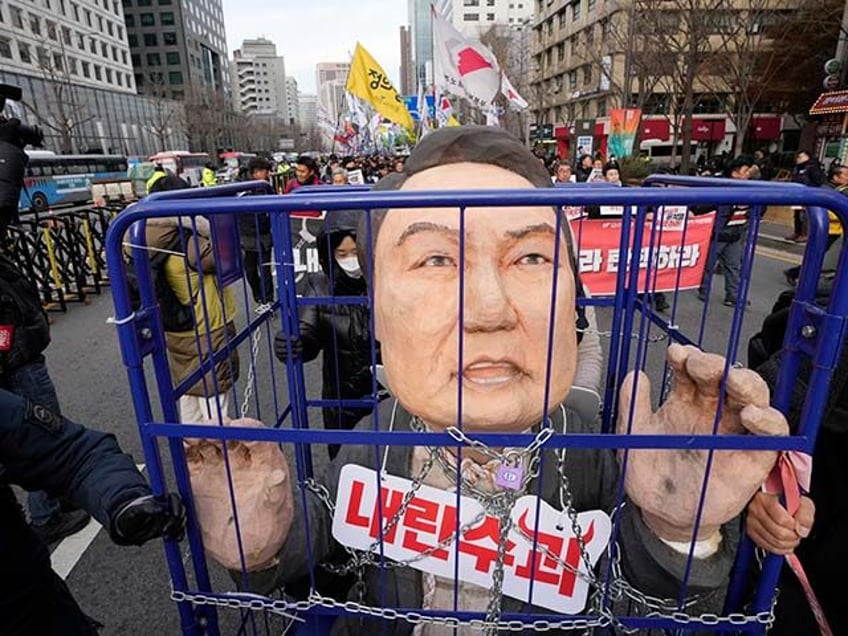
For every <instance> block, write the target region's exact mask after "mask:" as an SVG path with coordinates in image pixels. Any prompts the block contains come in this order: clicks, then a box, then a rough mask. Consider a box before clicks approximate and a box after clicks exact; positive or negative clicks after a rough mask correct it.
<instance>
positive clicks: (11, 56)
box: [0, 0, 136, 93]
mask: <svg viewBox="0 0 848 636" xmlns="http://www.w3.org/2000/svg"><path fill="white" fill-rule="evenodd" d="M0 71H4V72H10V73H20V74H22V75H27V76H31V77H37V78H41V79H45V80H55V81H58V82H63V83H67V84H73V85H76V86H88V87H91V88H98V89H106V90H111V91H115V92H118V93H135V89H136V86H135V78H134V76H133V67H132V63H131V59H130V50H129V47H128V45H127V36H126V32H125V27H124V13H123V10H122V6H121V4H120V2H118V0H103V1H97V2H95V0H30V1H25V0H8V1H4V2H3V3H2V4H0Z"/></svg>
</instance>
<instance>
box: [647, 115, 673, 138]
mask: <svg viewBox="0 0 848 636" xmlns="http://www.w3.org/2000/svg"><path fill="white" fill-rule="evenodd" d="M670 137H671V134H670V132H669V125H668V120H667V119H643V120H642V129H641V130H640V131H639V139H641V140H642V141H647V140H648V139H659V140H660V141H668V140H669V138H670Z"/></svg>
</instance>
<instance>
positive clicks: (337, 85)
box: [315, 62, 350, 122]
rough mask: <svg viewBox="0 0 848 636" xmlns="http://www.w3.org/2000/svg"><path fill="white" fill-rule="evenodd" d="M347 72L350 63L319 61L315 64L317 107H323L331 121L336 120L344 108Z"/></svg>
mask: <svg viewBox="0 0 848 636" xmlns="http://www.w3.org/2000/svg"><path fill="white" fill-rule="evenodd" d="M349 72H350V64H349V63H347V62H321V63H319V64H317V65H316V66H315V86H316V90H317V91H318V108H321V109H323V110H324V112H325V113H326V114H327V116H328V118H329V119H330V120H331V121H334V122H335V121H338V120H339V115H340V114H341V113H342V111H343V110H344V108H345V86H346V85H347V76H348V73H349Z"/></svg>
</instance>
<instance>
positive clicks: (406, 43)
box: [400, 26, 417, 95]
mask: <svg viewBox="0 0 848 636" xmlns="http://www.w3.org/2000/svg"><path fill="white" fill-rule="evenodd" d="M416 91H417V88H416V86H415V62H414V61H413V59H412V31H411V29H410V28H409V27H405V26H402V27H400V92H401V94H402V95H412V94H413V93H415V92H416Z"/></svg>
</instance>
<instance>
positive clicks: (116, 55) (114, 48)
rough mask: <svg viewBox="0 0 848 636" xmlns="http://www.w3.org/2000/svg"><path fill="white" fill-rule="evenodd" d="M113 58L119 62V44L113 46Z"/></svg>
mask: <svg viewBox="0 0 848 636" xmlns="http://www.w3.org/2000/svg"><path fill="white" fill-rule="evenodd" d="M112 59H113V60H114V61H115V62H117V61H118V47H117V46H113V47H112Z"/></svg>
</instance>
